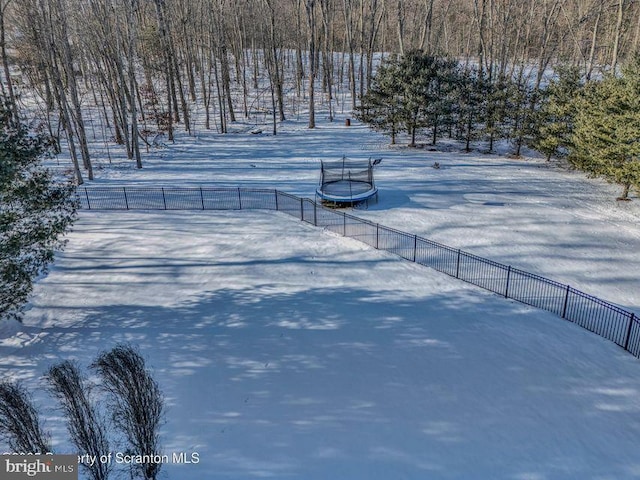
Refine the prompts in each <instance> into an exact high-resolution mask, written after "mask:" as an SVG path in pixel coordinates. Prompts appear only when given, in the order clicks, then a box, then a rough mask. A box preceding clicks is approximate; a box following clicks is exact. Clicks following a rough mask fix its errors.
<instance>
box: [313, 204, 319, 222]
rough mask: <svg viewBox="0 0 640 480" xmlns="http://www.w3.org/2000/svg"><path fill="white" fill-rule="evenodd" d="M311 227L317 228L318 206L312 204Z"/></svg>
mask: <svg viewBox="0 0 640 480" xmlns="http://www.w3.org/2000/svg"><path fill="white" fill-rule="evenodd" d="M313 225H314V226H316V227H317V226H318V204H317V203H316V202H313Z"/></svg>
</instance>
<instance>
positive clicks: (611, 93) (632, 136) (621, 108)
mask: <svg viewBox="0 0 640 480" xmlns="http://www.w3.org/2000/svg"><path fill="white" fill-rule="evenodd" d="M569 159H570V161H571V162H572V163H573V164H574V165H575V166H577V167H578V168H580V169H582V170H585V171H586V172H588V173H590V174H592V175H598V176H603V177H605V178H606V179H608V180H609V181H612V182H615V183H618V184H620V185H622V187H623V191H622V195H621V196H620V197H619V200H627V199H628V196H629V192H630V190H631V188H632V187H633V188H635V189H637V190H639V191H640V57H639V58H638V59H636V60H635V61H634V62H632V63H631V64H630V65H628V66H627V67H626V68H624V69H623V70H622V76H620V77H616V76H614V75H613V74H610V75H608V76H606V77H605V78H604V79H603V80H602V81H600V82H593V83H591V84H588V85H587V86H586V87H585V89H584V95H583V97H582V99H581V100H580V101H579V102H578V113H577V115H576V122H575V130H574V132H573V136H572V150H571V154H570V157H569Z"/></svg>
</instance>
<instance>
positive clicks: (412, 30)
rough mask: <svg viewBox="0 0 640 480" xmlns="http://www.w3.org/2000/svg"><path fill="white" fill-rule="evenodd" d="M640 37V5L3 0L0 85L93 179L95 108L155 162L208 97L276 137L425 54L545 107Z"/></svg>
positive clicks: (625, 58)
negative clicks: (292, 121)
mask: <svg viewBox="0 0 640 480" xmlns="http://www.w3.org/2000/svg"><path fill="white" fill-rule="evenodd" d="M639 44H640V2H637V1H634V0H612V1H603V0H540V1H535V2H523V1H521V0H453V1H449V0H397V1H390V0H239V1H228V0H1V1H0V56H1V57H2V80H3V81H2V91H1V92H0V94H1V95H2V96H4V97H5V99H6V100H7V101H8V104H9V105H11V106H12V115H13V117H14V120H16V121H18V120H20V121H26V122H28V123H29V125H30V126H31V127H32V128H35V129H36V130H38V131H40V132H45V133H47V134H49V135H50V136H51V137H52V138H54V139H56V142H57V148H58V149H59V148H60V142H61V141H64V142H65V145H66V147H67V148H68V150H69V153H70V156H71V159H72V161H73V166H74V176H75V180H76V183H77V184H81V183H83V182H84V180H85V179H89V180H91V179H93V176H94V173H93V167H92V160H91V157H92V152H91V151H90V149H89V146H88V142H87V125H86V118H85V117H86V116H87V115H88V113H87V112H88V111H89V110H91V111H92V112H94V115H98V116H99V117H100V121H101V128H103V129H104V131H105V132H108V133H109V135H108V136H109V137H110V138H113V141H114V142H115V143H117V144H120V145H122V148H124V149H126V152H127V155H128V157H129V158H130V159H131V160H132V161H133V162H135V163H136V165H137V166H138V167H140V168H141V167H142V165H143V153H142V152H143V151H144V146H145V144H146V145H148V144H149V142H151V141H152V139H153V138H154V136H155V135H157V134H158V133H162V134H165V135H166V136H167V138H168V140H169V141H172V140H173V135H174V130H175V129H176V128H182V129H185V130H186V131H190V129H191V128H192V119H191V116H192V113H193V105H195V104H198V105H202V106H203V107H204V116H205V128H207V129H215V130H217V131H218V132H219V133H225V132H227V131H228V126H229V125H230V124H231V123H233V122H234V121H236V119H238V118H241V117H245V118H247V117H249V116H250V115H251V114H252V113H255V110H256V109H257V108H261V109H262V110H263V111H264V112H266V113H267V114H268V115H270V116H271V117H272V119H273V133H277V123H278V122H279V121H283V120H285V119H286V118H287V116H288V115H290V114H291V113H292V111H293V109H294V108H295V109H298V110H299V109H301V108H303V109H304V111H305V114H307V115H308V127H309V128H314V127H315V112H316V108H317V106H318V105H319V104H322V105H323V107H324V108H325V109H326V108H328V110H329V115H330V116H332V115H333V109H335V108H336V107H337V102H338V101H339V100H338V99H345V98H346V99H348V100H347V101H348V102H349V103H350V105H349V106H348V107H349V108H350V109H353V110H357V109H358V108H359V102H360V99H361V98H363V96H365V95H366V94H367V92H368V91H369V90H370V89H371V87H372V84H373V83H374V80H375V73H376V71H377V69H378V67H379V65H380V62H381V61H383V60H384V59H393V58H394V57H395V56H403V55H406V54H410V53H411V52H415V51H419V52H421V54H424V55H426V56H429V57H434V58H441V59H453V61H455V62H457V63H458V64H461V65H473V66H474V68H475V70H476V71H477V72H479V73H480V75H481V76H482V77H483V78H484V77H486V82H485V83H486V84H488V85H489V86H493V89H494V90H496V91H501V90H503V89H502V85H503V83H504V82H505V80H508V81H509V82H511V81H512V80H514V79H517V81H516V84H517V85H518V84H519V85H522V84H524V83H526V85H527V88H529V89H530V90H531V92H528V93H527V95H528V96H527V100H526V102H528V103H526V102H525V104H526V105H528V106H530V107H531V108H533V109H535V108H537V102H538V100H539V99H541V98H542V97H543V95H542V94H538V92H541V91H542V89H544V88H546V86H547V83H548V79H546V78H545V75H546V73H547V72H550V71H552V72H553V71H556V70H557V69H560V68H564V69H573V71H577V72H578V74H579V78H580V81H581V82H582V83H588V82H590V81H592V80H600V79H601V78H602V77H603V75H604V76H606V75H614V76H615V73H616V72H619V71H620V70H621V68H622V67H623V66H624V65H626V64H627V63H629V62H630V61H631V60H632V59H633V57H634V54H635V53H636V52H637V51H638V46H639ZM447 61H449V60H447ZM501 82H503V83H501ZM256 98H263V99H266V100H265V101H264V102H262V105H260V106H259V107H258V103H259V102H256ZM531 98H533V99H534V100H535V101H532V100H531ZM342 101H344V100H342ZM496 111H497V109H496ZM494 113H495V112H494ZM485 126H486V122H485ZM494 130H496V129H494ZM520 130H522V129H520ZM434 131H435V129H434ZM496 131H497V130H496ZM491 135H493V134H491ZM516 137H517V135H516ZM434 138H435V135H434ZM492 138H493V137H492ZM521 138H522V136H521ZM518 142H520V140H518V139H517V138H516V143H518ZM520 143H521V142H520ZM467 148H468V144H467ZM518 148H519V143H518ZM553 151H554V152H558V151H560V150H558V149H554V150H553Z"/></svg>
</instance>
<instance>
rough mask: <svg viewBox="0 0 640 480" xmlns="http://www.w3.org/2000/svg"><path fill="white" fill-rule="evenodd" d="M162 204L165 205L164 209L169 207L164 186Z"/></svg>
mask: <svg viewBox="0 0 640 480" xmlns="http://www.w3.org/2000/svg"><path fill="white" fill-rule="evenodd" d="M162 204H163V205H164V209H165V210H166V209H167V199H166V198H165V197H164V187H162Z"/></svg>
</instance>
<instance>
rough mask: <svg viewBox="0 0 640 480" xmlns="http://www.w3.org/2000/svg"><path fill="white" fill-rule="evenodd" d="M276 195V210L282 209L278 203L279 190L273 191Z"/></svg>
mask: <svg viewBox="0 0 640 480" xmlns="http://www.w3.org/2000/svg"><path fill="white" fill-rule="evenodd" d="M273 193H274V195H275V196H276V212H277V211H279V210H280V207H279V205H278V190H277V189H276V190H274V191H273Z"/></svg>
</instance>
